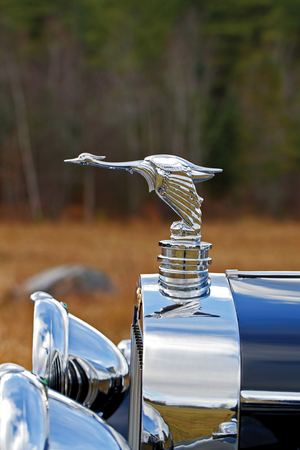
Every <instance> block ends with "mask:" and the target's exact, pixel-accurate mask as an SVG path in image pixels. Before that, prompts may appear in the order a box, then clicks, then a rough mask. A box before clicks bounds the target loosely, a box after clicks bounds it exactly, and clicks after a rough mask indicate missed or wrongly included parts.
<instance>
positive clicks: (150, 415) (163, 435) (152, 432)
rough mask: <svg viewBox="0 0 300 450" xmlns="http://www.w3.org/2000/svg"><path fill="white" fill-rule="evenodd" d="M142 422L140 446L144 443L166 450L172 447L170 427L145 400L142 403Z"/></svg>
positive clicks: (153, 447)
mask: <svg viewBox="0 0 300 450" xmlns="http://www.w3.org/2000/svg"><path fill="white" fill-rule="evenodd" d="M142 424H143V427H142V447H143V445H146V448H150V449H151V448H152V449H156V448H158V449H166V450H171V449H172V448H173V439H172V435H171V433H170V428H169V427H168V425H167V424H166V422H165V421H164V419H163V418H162V416H161V415H160V414H159V412H158V411H156V409H155V408H153V406H151V405H149V404H148V403H145V402H144V404H143V416H142Z"/></svg>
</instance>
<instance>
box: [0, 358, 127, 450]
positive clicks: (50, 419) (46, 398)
mask: <svg viewBox="0 0 300 450" xmlns="http://www.w3.org/2000/svg"><path fill="white" fill-rule="evenodd" d="M0 448H1V450H21V449H26V450H47V449H59V450H69V449H70V448H72V449H74V450H76V449H78V450H79V449H82V448H88V449H89V450H96V449H99V448H105V449H107V450H130V447H129V445H128V444H127V443H126V441H125V440H124V439H123V438H122V436H120V435H119V434H118V433H117V432H116V431H115V430H114V429H113V428H111V427H110V426H109V425H107V424H106V423H105V422H104V421H103V420H102V419H100V418H99V417H98V415H97V414H95V413H93V412H92V411H90V410H88V409H87V408H84V407H83V406H81V405H80V404H78V403H75V402H74V401H73V400H71V399H69V398H67V397H65V396H63V395H61V394H59V393H57V392H55V391H53V390H51V389H48V388H47V387H46V385H45V384H44V383H43V382H42V381H41V380H40V379H39V378H38V377H36V376H35V375H33V374H32V373H31V372H28V371H27V370H25V369H24V368H22V367H20V366H17V365H15V364H3V365H1V366H0Z"/></svg>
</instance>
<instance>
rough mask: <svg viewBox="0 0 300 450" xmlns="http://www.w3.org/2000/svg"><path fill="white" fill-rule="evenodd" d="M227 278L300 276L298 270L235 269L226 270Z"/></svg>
mask: <svg viewBox="0 0 300 450" xmlns="http://www.w3.org/2000/svg"><path fill="white" fill-rule="evenodd" d="M226 276H227V278H236V277H241V278H300V272H291V271H286V272H285V271H278V272H277V271H257V272H256V271H239V270H237V269H232V270H231V269H230V270H226Z"/></svg>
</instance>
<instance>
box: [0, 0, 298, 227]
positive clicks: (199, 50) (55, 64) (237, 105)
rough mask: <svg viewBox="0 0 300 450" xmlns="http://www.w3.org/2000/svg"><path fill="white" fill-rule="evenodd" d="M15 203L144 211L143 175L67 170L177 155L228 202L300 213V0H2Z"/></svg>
mask: <svg viewBox="0 0 300 450" xmlns="http://www.w3.org/2000/svg"><path fill="white" fill-rule="evenodd" d="M0 5H1V6H0V27H1V30H0V44H1V50H0V194H1V205H2V211H3V214H11V215H19V216H24V215H27V216H28V215H30V216H31V217H33V218H38V217H42V216H44V217H55V216H57V215H59V214H61V213H62V211H64V209H65V208H66V207H67V206H69V205H71V204H74V203H79V204H82V205H84V208H85V216H86V218H87V219H91V218H92V217H93V216H94V214H95V211H96V210H97V206H98V205H99V204H101V205H102V206H103V205H104V206H105V208H106V209H107V211H108V210H110V211H114V212H117V211H120V210H122V209H126V210H128V211H130V212H135V211H137V210H138V209H139V207H140V205H141V203H142V202H143V201H144V199H145V198H146V192H147V186H146V184H145V183H144V180H140V179H139V178H138V176H134V177H133V178H130V179H129V175H127V174H120V173H118V174H117V175H116V174H115V173H113V172H109V171H99V170H98V171H95V170H93V169H89V168H84V169H83V168H76V167H74V166H72V167H67V166H66V165H64V164H63V160H64V159H65V158H70V157H74V156H77V155H78V154H79V153H81V152H91V153H95V154H103V155H106V156H107V159H108V160H109V159H110V160H114V161H120V160H130V159H141V158H144V157H145V156H146V155H148V154H153V153H173V154H177V155H180V156H182V157H184V158H187V159H189V160H191V161H193V162H194V163H197V164H202V165H209V166H212V167H222V168H223V169H224V172H223V174H222V175H218V177H216V178H215V179H214V181H213V182H211V183H207V185H203V186H201V193H202V192H203V189H205V190H206V192H207V194H206V195H208V196H210V197H211V198H216V199H217V200H216V201H218V202H223V203H224V202H225V203H226V204H227V205H229V206H230V205H231V206H232V208H236V205H238V206H239V207H240V206H243V205H248V206H249V207H252V208H259V209H260V210H262V211H266V212H268V213H273V214H276V215H286V214H292V215H299V213H300V198H299V192H300V189H299V188H300V176H299V165H300V127H299V125H300V97H299V85H300V79H299V77H300V66H299V60H300V59H299V57H300V4H299V2H298V1H297V0H227V1H226V2H224V1H223V0H213V1H208V0H202V1H200V0H190V1H188V0H185V1H183V0H165V1H164V2H161V1H158V0H144V1H143V2H140V1H137V0H126V1H125V0H101V1H100V0H97V1H95V0H72V1H71V0H51V1H50V0H39V2H36V1H35V0H1V3H0Z"/></svg>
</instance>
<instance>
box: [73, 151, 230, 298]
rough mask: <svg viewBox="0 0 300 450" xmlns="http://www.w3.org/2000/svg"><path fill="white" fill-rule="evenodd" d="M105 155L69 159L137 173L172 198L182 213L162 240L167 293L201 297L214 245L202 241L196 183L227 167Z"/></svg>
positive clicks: (161, 271) (162, 281)
mask: <svg viewBox="0 0 300 450" xmlns="http://www.w3.org/2000/svg"><path fill="white" fill-rule="evenodd" d="M104 159H105V156H95V155H92V154H90V153H82V154H81V155H79V156H78V158H74V159H67V160H65V162H70V163H74V164H82V165H92V166H97V167H103V168H107V169H119V170H127V171H128V172H130V173H133V172H138V173H140V174H141V175H142V176H143V177H144V178H145V179H146V181H147V183H148V186H149V192H151V191H153V190H155V192H156V193H157V195H158V196H159V197H160V198H161V199H162V200H163V201H164V202H165V203H167V204H168V205H169V206H170V207H171V208H172V209H173V210H174V211H175V212H176V213H177V214H178V215H179V217H180V218H181V220H180V221H176V222H174V223H173V224H172V225H171V237H170V240H167V241H160V243H159V245H160V246H161V248H162V254H161V255H160V256H159V257H158V259H159V261H160V263H161V265H160V267H159V281H160V284H161V287H162V293H163V294H164V295H167V296H169V297H172V298H173V299H174V300H175V301H176V300H177V301H178V300H179V301H182V300H185V299H186V300H187V299H191V298H196V297H202V296H204V295H207V294H208V293H209V285H210V280H209V278H208V269H207V268H206V267H207V265H209V264H210V262H211V258H209V257H208V251H209V249H210V248H211V244H209V243H207V242H202V241H201V203H202V201H203V199H202V198H201V197H200V196H199V195H198V194H197V191H196V188H195V183H198V182H200V181H206V180H209V179H210V178H212V177H213V176H214V174H215V173H218V172H222V169H210V168H206V167H201V166H197V165H195V164H192V163H190V162H189V161H187V160H185V159H183V158H180V157H178V156H174V155H152V156H147V157H146V158H145V159H144V160H139V161H129V162H119V163H111V162H105V161H103V160H104Z"/></svg>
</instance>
